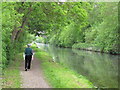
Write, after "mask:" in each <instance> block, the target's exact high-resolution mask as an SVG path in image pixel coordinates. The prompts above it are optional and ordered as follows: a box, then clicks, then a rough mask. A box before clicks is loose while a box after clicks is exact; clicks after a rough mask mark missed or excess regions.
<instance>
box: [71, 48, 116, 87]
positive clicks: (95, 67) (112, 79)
mask: <svg viewBox="0 0 120 90" xmlns="http://www.w3.org/2000/svg"><path fill="white" fill-rule="evenodd" d="M73 51H74V52H76V53H77V54H78V55H79V56H81V55H84V56H85V64H84V69H88V70H89V75H88V77H89V78H90V79H91V80H93V81H95V83H98V84H99V85H100V86H104V85H105V86H107V87H117V85H118V80H117V75H118V71H117V70H118V66H117V65H116V64H115V62H117V60H116V59H115V58H112V59H113V60H111V58H110V55H109V54H103V55H101V54H98V53H93V54H92V55H91V54H89V53H88V52H86V51H83V52H81V51H80V50H73ZM114 59H115V60H114ZM91 77H92V78H91Z"/></svg>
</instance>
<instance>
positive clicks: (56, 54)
mask: <svg viewBox="0 0 120 90" xmlns="http://www.w3.org/2000/svg"><path fill="white" fill-rule="evenodd" d="M38 46H39V47H40V48H41V49H43V50H45V51H46V52H48V53H49V54H50V55H51V56H52V57H53V60H54V61H55V62H58V63H61V64H63V65H65V66H67V67H69V68H70V69H72V70H74V71H75V72H77V73H79V74H81V75H83V76H85V77H86V78H87V79H88V80H90V81H91V82H92V83H93V84H94V85H95V86H97V87H100V88H118V56H114V55H110V54H105V53H104V54H101V53H96V52H91V51H83V50H76V49H70V48H59V47H55V46H51V45H45V44H38Z"/></svg>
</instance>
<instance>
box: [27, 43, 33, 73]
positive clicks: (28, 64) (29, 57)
mask: <svg viewBox="0 0 120 90" xmlns="http://www.w3.org/2000/svg"><path fill="white" fill-rule="evenodd" d="M32 55H33V51H32V48H30V44H28V45H27V48H26V49H25V71H27V69H30V66H31V59H32Z"/></svg>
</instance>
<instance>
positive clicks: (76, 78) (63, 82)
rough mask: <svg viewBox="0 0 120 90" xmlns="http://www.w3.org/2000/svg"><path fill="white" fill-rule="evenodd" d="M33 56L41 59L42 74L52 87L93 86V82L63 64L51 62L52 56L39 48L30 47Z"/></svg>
mask: <svg viewBox="0 0 120 90" xmlns="http://www.w3.org/2000/svg"><path fill="white" fill-rule="evenodd" d="M32 48H33V50H34V51H35V57H36V58H37V59H39V60H40V61H41V67H42V70H43V72H44V75H45V77H46V79H47V80H48V82H49V83H50V85H51V86H52V87H53V88H93V87H94V86H93V84H92V83H91V82H90V81H88V80H87V79H86V78H85V77H84V76H82V75H79V74H77V73H75V72H74V71H72V70H70V69H69V68H67V67H64V66H63V65H61V64H59V63H56V62H53V60H52V57H51V56H50V55H49V54H48V53H46V52H44V51H42V50H40V49H39V48H36V47H32Z"/></svg>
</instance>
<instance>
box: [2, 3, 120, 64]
mask: <svg viewBox="0 0 120 90" xmlns="http://www.w3.org/2000/svg"><path fill="white" fill-rule="evenodd" d="M40 32H43V33H44V35H46V38H44V42H45V43H50V44H54V45H56V46H61V47H74V48H79V47H82V46H84V44H85V45H88V46H94V47H99V48H100V50H101V51H105V52H118V37H119V35H118V3H117V2H108V3H106V2H3V3H2V37H3V38H2V47H3V48H2V52H3V53H2V60H3V64H5V65H6V64H8V63H9V62H10V61H11V60H12V59H13V58H14V57H13V56H14V55H15V54H16V53H17V52H20V50H21V48H22V47H23V46H24V45H25V44H27V43H29V42H31V41H32V39H34V36H33V35H35V36H37V35H38V36H41V35H42V33H40ZM31 34H33V35H31ZM31 38H32V39H31ZM11 52H12V53H11Z"/></svg>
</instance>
